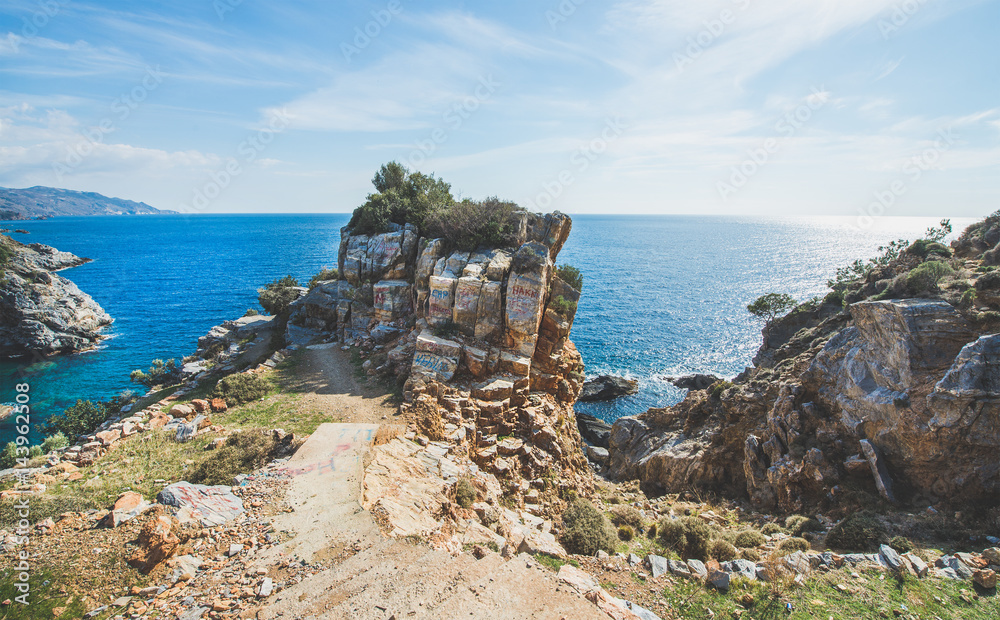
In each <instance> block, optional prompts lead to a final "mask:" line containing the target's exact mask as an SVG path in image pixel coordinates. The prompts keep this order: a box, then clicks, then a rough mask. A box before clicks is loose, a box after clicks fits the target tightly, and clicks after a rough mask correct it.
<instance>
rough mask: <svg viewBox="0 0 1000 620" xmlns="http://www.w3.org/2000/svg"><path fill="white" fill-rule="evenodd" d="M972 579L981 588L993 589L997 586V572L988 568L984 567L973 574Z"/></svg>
mask: <svg viewBox="0 0 1000 620" xmlns="http://www.w3.org/2000/svg"><path fill="white" fill-rule="evenodd" d="M972 581H973V582H975V584H976V585H977V586H979V587H980V588H983V589H986V590H993V589H994V588H996V587H997V574H996V572H994V571H992V570H990V569H988V568H982V569H980V570H977V571H976V572H974V573H973V574H972Z"/></svg>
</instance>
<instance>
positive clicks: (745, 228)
mask: <svg viewBox="0 0 1000 620" xmlns="http://www.w3.org/2000/svg"><path fill="white" fill-rule="evenodd" d="M349 218H350V215H349V214H323V215H287V214H280V215H279V214H268V215H153V216H108V217H63V218H53V219H49V220H41V221H28V222H17V226H16V227H17V228H20V229H24V230H27V231H29V234H15V235H13V236H14V238H15V239H18V240H19V241H21V242H23V243H43V244H45V245H51V246H54V247H56V248H58V249H60V250H64V251H68V252H72V253H74V254H77V255H78V256H84V257H88V258H91V259H93V262H91V263H88V264H86V265H83V266H80V267H76V268H74V269H70V270H66V271H64V272H62V275H63V276H65V277H67V278H69V279H70V280H72V281H73V282H75V283H76V284H77V285H78V286H79V287H80V288H81V289H82V290H83V291H84V292H86V293H89V294H90V295H91V296H92V297H93V298H94V299H95V300H96V301H97V302H98V303H99V304H101V306H103V307H104V309H105V310H106V311H107V312H108V313H109V314H110V315H111V316H112V317H114V319H115V323H114V324H113V325H112V326H111V327H110V328H109V329H108V330H107V332H106V333H107V336H108V338H107V339H106V340H104V341H103V342H102V343H101V344H100V346H99V347H98V348H97V349H95V350H93V351H89V352H86V353H81V354H77V355H71V356H64V357H55V358H52V359H50V360H47V361H43V362H38V363H34V364H30V365H28V364H25V363H18V362H0V403H2V402H6V403H11V402H13V401H14V399H15V397H16V393H15V391H14V390H15V385H17V384H19V383H27V384H29V385H30V399H31V403H30V404H31V423H32V426H33V428H32V432H31V438H32V439H33V440H34V441H36V442H37V441H40V440H41V434H40V433H39V432H38V430H37V427H38V425H40V424H41V423H43V422H44V421H45V420H46V419H47V418H48V417H49V416H51V415H53V414H57V413H60V412H62V411H63V410H64V409H65V408H66V407H68V406H70V405H72V404H73V403H74V402H76V400H77V399H90V400H98V399H105V398H109V397H111V396H113V395H115V394H117V393H119V392H121V391H122V390H125V389H130V388H132V389H141V388H140V386H136V385H133V384H130V383H129V373H130V372H131V371H132V370H134V369H137V368H143V369H144V368H147V367H148V366H149V365H150V362H151V361H152V360H153V359H157V358H159V359H169V358H178V359H180V358H182V357H184V356H187V355H190V354H192V353H194V351H195V349H196V345H197V340H198V338H199V337H200V336H202V335H204V334H205V333H207V332H208V330H209V329H211V328H212V327H213V326H214V325H218V324H220V323H222V322H223V321H226V320H229V319H233V318H237V317H240V316H242V315H243V314H244V313H245V312H246V310H248V309H250V308H255V309H259V306H258V305H257V292H256V291H257V289H258V288H259V287H261V286H263V285H264V284H266V283H267V282H269V281H271V280H274V279H276V278H280V277H282V276H285V275H292V276H294V277H296V278H298V280H299V281H300V282H302V283H305V282H308V280H309V278H310V277H311V276H312V275H313V274H315V273H317V272H319V271H320V270H321V269H323V268H325V267H336V265H337V251H338V247H339V240H340V228H341V227H342V226H344V225H345V224H346V223H347V221H348V219H349ZM939 219H940V218H890V217H884V218H880V219H876V220H875V221H874V222H873V223H872V222H866V223H869V224H870V225H869V226H868V227H862V226H860V225H859V222H858V220H857V218H850V217H786V218H777V217H721V216H621V215H577V216H573V231H572V234H571V235H570V237H569V241H568V242H567V244H566V246H565V247H564V249H563V250H562V252H561V253H560V255H559V259H558V263H559V264H565V263H568V264H572V265H574V266H575V267H577V268H578V269H580V271H581V272H582V274H583V278H584V280H583V296H582V299H581V301H580V303H579V307H578V310H577V315H576V322H575V324H574V325H573V331H572V336H571V337H572V340H573V341H574V342H575V343H576V346H577V348H578V349H579V350H580V353H581V354H582V355H583V359H584V362H585V364H586V367H587V374H588V376H596V375H599V374H613V375H619V376H624V377H628V378H632V379H636V380H638V382H639V392H638V393H637V394H635V395H633V396H627V397H624V398H621V399H618V400H616V401H612V402H608V403H580V404H578V405H577V411H579V412H583V413H588V414H590V415H595V416H597V417H600V418H603V419H605V420H608V421H614V420H616V419H618V418H619V417H622V416H626V415H636V414H638V413H641V412H643V411H645V410H647V409H648V408H650V407H664V406H669V405H671V404H674V403H676V402H679V401H680V400H681V399H682V398H683V396H684V392H683V391H682V390H678V389H677V388H675V387H673V386H672V385H671V384H670V383H669V382H668V381H667V377H671V376H677V375H683V374H688V373H695V372H702V373H712V374H716V375H719V376H724V377H731V376H734V375H736V374H738V373H739V372H741V371H742V370H743V369H744V368H746V367H747V366H748V365H749V364H750V363H751V359H752V358H753V356H754V353H755V352H756V351H757V348H758V347H759V346H760V343H761V327H762V326H761V324H760V323H759V322H758V321H756V320H755V319H753V318H752V317H751V316H750V315H749V313H748V312H747V310H746V306H747V304H748V303H750V302H751V301H753V300H754V299H756V298H757V297H759V296H760V295H762V294H765V293H770V292H781V293H788V294H790V295H792V296H793V297H795V299H797V300H800V301H805V300H808V299H810V298H812V297H815V296H820V295H824V294H825V293H827V292H828V289H827V287H826V281H827V280H828V279H829V278H830V277H831V276H832V275H833V274H834V272H835V271H836V269H837V268H838V267H842V266H844V265H846V264H848V263H850V262H852V261H853V260H855V259H857V258H867V257H870V256H872V255H874V254H875V253H876V252H877V249H878V247H879V246H880V245H884V244H885V243H887V242H889V241H891V240H895V239H900V238H903V239H910V240H912V239H916V238H919V237H920V236H922V234H923V232H924V231H925V230H926V229H927V228H928V227H929V226H933V225H936V224H937V223H938V221H939ZM972 221H973V220H954V221H953V224H954V225H955V231H956V234H957V232H958V231H960V230H961V229H962V228H963V227H964V226H967V225H968V224H970V223H972ZM14 422H15V420H14V419H13V418H9V419H7V420H5V421H3V422H0V445H4V444H6V442H7V441H10V440H12V439H13V437H14V433H15V427H14Z"/></svg>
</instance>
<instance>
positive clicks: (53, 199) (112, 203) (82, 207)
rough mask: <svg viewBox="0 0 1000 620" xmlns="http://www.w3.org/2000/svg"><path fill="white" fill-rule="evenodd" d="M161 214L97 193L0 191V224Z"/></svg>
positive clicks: (53, 189)
mask: <svg viewBox="0 0 1000 620" xmlns="http://www.w3.org/2000/svg"><path fill="white" fill-rule="evenodd" d="M164 213H176V211H162V210H160V209H155V208H153V207H151V206H149V205H148V204H146V203H144V202H133V201H131V200H122V199H121V198H108V197H107V196H102V195H101V194H96V193H94V192H76V191H73V190H68V189H59V188H56V187H29V188H27V189H9V188H5V187H0V220H30V219H35V218H39V217H56V216H60V215H153V214H164Z"/></svg>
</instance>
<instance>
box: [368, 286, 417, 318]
mask: <svg viewBox="0 0 1000 620" xmlns="http://www.w3.org/2000/svg"><path fill="white" fill-rule="evenodd" d="M372 295H373V297H372V298H373V300H374V308H375V318H376V319H378V320H379V321H383V322H386V323H388V322H389V321H395V320H396V319H399V318H403V317H405V316H407V315H409V314H410V313H411V312H412V311H413V308H412V303H411V299H412V287H411V286H410V285H409V283H407V282H403V281H401V280H383V281H381V282H378V283H377V284H375V286H374V287H373V293H372Z"/></svg>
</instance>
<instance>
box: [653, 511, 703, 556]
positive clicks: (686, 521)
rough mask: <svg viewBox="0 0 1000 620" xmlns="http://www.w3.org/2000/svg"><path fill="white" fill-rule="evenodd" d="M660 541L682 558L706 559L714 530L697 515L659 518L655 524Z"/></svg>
mask: <svg viewBox="0 0 1000 620" xmlns="http://www.w3.org/2000/svg"><path fill="white" fill-rule="evenodd" d="M657 531H658V533H659V539H660V542H661V543H663V546H664V547H667V548H668V549H671V550H673V551H676V552H677V553H678V554H679V555H680V556H681V557H682V558H683V559H686V560H688V559H692V558H694V559H697V560H706V559H708V557H709V551H710V549H711V544H712V540H714V539H715V532H714V531H713V530H712V528H711V527H709V525H708V524H707V523H705V522H704V521H702V520H701V519H699V518H697V517H682V518H680V519H671V518H670V517H664V518H663V519H660V523H659V524H658V526H657Z"/></svg>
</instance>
